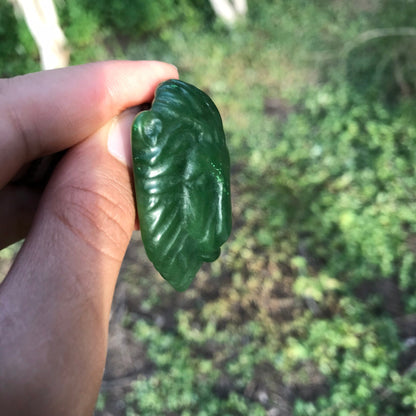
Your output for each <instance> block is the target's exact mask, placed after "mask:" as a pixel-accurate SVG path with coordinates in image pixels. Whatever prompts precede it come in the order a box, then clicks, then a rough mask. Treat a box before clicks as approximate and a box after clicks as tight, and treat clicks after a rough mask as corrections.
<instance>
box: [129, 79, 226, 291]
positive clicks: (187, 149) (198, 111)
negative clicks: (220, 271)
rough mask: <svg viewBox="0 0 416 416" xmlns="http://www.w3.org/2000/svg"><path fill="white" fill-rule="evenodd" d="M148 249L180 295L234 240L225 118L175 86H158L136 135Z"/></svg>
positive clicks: (205, 100)
mask: <svg viewBox="0 0 416 416" xmlns="http://www.w3.org/2000/svg"><path fill="white" fill-rule="evenodd" d="M132 151H133V168H134V182H135V190H136V204H137V212H138V215H139V221H140V229H141V234H142V240H143V244H144V247H145V250H146V253H147V256H148V257H149V259H150V261H151V262H152V263H153V265H154V266H155V268H156V269H157V270H158V271H159V273H160V274H161V275H162V276H163V277H164V278H165V279H166V280H167V281H168V282H169V283H170V284H171V285H172V286H173V287H174V288H175V289H176V290H178V291H183V290H185V289H187V288H188V287H189V285H190V284H191V283H192V281H193V279H194V277H195V275H196V273H197V271H198V270H199V268H200V267H201V265H202V263H203V262H212V261H214V260H216V259H217V258H218V256H219V255H220V252H221V245H222V244H223V243H224V242H225V241H226V240H227V239H228V237H229V235H230V232H231V198H230V157H229V153H228V149H227V146H226V143H225V135H224V130H223V126H222V120H221V116H220V114H219V112H218V110H217V108H216V106H215V104H214V103H213V102H212V100H211V99H210V98H209V97H208V95H206V94H205V93H204V92H202V91H201V90H199V89H198V88H196V87H194V86H193V85H190V84H187V83H186V82H183V81H179V80H176V79H172V80H168V81H165V82H163V83H162V84H160V85H159V87H158V88H157V90H156V94H155V98H154V100H153V104H152V107H151V109H150V110H147V111H143V112H141V113H139V114H138V115H137V116H136V118H135V120H134V123H133V127H132Z"/></svg>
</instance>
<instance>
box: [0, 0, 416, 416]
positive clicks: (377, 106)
mask: <svg viewBox="0 0 416 416" xmlns="http://www.w3.org/2000/svg"><path fill="white" fill-rule="evenodd" d="M58 4H59V3H58ZM59 5H60V6H59V10H60V15H61V20H62V22H63V25H64V29H65V32H66V34H67V36H68V38H69V40H70V43H71V47H72V60H73V63H81V62H86V61H89V60H94V59H106V58H129V59H161V60H167V61H170V62H172V63H175V64H176V65H177V66H178V67H179V70H180V73H181V76H182V78H183V79H184V80H186V81H188V82H191V83H194V84H195V85H197V86H199V87H200V88H202V89H204V90H205V91H207V92H208V93H209V94H210V95H211V96H212V97H213V99H214V101H215V102H216V103H217V105H218V107H219V109H220V112H221V113H222V115H223V119H224V125H225V129H226V132H227V136H228V139H229V147H230V153H231V157H232V164H233V168H232V190H233V212H234V214H233V215H234V227H233V233H232V237H231V239H230V241H229V242H228V243H227V244H226V245H225V247H224V251H223V255H222V257H221V258H220V259H219V260H218V261H217V262H215V263H214V264H212V265H206V266H204V267H203V269H202V270H201V272H200V273H199V275H198V277H197V280H196V281H195V284H194V285H193V286H192V287H191V289H189V290H188V291H186V292H184V293H180V294H178V293H176V292H174V291H173V290H172V289H170V287H168V286H167V284H166V283H165V282H163V281H162V280H161V278H160V277H159V276H157V275H156V273H155V272H154V271H153V269H152V266H151V265H150V264H149V263H148V261H147V259H146V256H145V254H144V251H143V247H142V246H141V243H140V238H139V236H138V235H134V237H133V239H132V244H131V245H130V247H129V250H128V252H127V254H126V258H125V261H124V263H123V267H122V270H121V273H120V280H119V284H118V288H117V293H116V298H115V302H114V310H113V315H112V322H111V327H110V344H109V355H108V364H107V370H106V374H105V377H104V382H103V386H102V393H101V395H100V399H99V402H98V403H97V411H96V413H97V415H109V414H111V415H128V416H133V415H148V416H152V415H155V416H156V415H181V416H186V415H199V416H205V415H207V416H208V415H268V416H276V415H280V416H281V415H324V416H325V415H328V416H329V415H331V416H332V415H334V416H335V415H399V414H400V415H412V414H414V413H415V412H416V371H415V363H416V347H415V345H416V342H415V340H416V338H415V337H416V296H415V288H416V279H415V262H416V258H415V256H416V210H415V209H414V208H415V197H414V195H415V194H416V193H415V191H416V175H415V162H416V160H415V158H416V124H415V119H416V117H415V116H416V114H415V111H416V110H415V104H416V96H415V93H416V66H415V62H416V60H415V54H416V52H415V51H416V48H415V46H416V36H414V35H415V33H414V31H415V30H416V27H415V26H414V22H413V20H412V16H415V15H416V3H414V2H411V1H407V0H397V1H389V0H368V1H363V0H361V1H360V0H354V1H350V2H341V1H333V0H332V1H330V0H317V1H314V2H309V1H303V0H290V1H289V0H281V1H278V2H276V1H263V2H257V3H256V4H254V2H253V4H252V3H249V8H250V11H249V15H248V17H247V19H246V21H245V22H241V23H240V24H239V25H237V26H236V27H235V28H234V29H233V30H229V29H226V28H225V27H224V26H222V25H221V24H220V23H219V22H217V21H216V20H215V18H214V16H213V14H212V12H211V11H210V9H209V8H207V7H206V5H205V3H204V2H200V1H192V0H180V1H173V0H165V1H163V2H158V3H156V2H146V1H141V0H135V1H133V0H132V1H131V2H130V3H129V6H130V7H131V8H129V9H126V7H125V2H122V1H121V0H113V1H111V2H107V3H105V6H104V3H103V4H101V3H97V2H92V1H89V0H71V1H67V2H66V3H61V4H59ZM172 5H176V6H177V7H176V8H172ZM1 7H2V8H1V11H0V41H1V42H2V44H3V40H4V42H6V41H7V43H5V45H7V47H5V48H2V51H0V55H1V61H2V62H7V64H1V65H0V73H2V74H3V75H6V76H9V75H13V74H15V73H22V72H26V71H28V70H33V67H34V66H35V64H34V62H36V61H35V60H36V50H35V48H34V47H33V43H32V42H31V40H30V37H29V36H28V34H27V32H26V29H25V28H24V25H22V23H21V22H20V23H18V24H12V23H11V22H12V15H11V14H10V13H11V9H10V7H9V6H5V5H3V6H1ZM132 9H133V10H137V11H138V12H137V17H136V16H134V15H132V14H131V10H132ZM3 10H4V11H5V12H4V13H9V15H8V18H7V19H6V18H5V17H4V16H6V14H4V13H3ZM140 12H141V13H140ZM6 26H7V30H6V29H5V28H6ZM10 253H12V251H9V254H8V255H7V256H6V254H4V255H3V257H4V258H6V257H10Z"/></svg>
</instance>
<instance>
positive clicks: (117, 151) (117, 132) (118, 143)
mask: <svg viewBox="0 0 416 416" xmlns="http://www.w3.org/2000/svg"><path fill="white" fill-rule="evenodd" d="M136 115H137V109H136V110H135V109H128V110H126V111H124V112H123V113H121V114H120V115H119V116H117V117H116V118H114V120H113V122H112V124H111V126H110V129H109V131H108V141H107V147H108V151H109V152H110V153H111V154H112V155H113V156H114V157H115V158H116V159H118V160H119V161H120V162H122V163H124V164H125V165H126V166H128V167H132V155H131V126H132V123H133V120H134V118H135V117H136Z"/></svg>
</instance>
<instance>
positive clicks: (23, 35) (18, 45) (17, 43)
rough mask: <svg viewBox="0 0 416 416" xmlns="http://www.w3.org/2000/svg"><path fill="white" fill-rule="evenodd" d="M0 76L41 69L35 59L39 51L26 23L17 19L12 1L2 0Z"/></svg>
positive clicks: (0, 5)
mask: <svg viewBox="0 0 416 416" xmlns="http://www.w3.org/2000/svg"><path fill="white" fill-rule="evenodd" d="M0 45H1V48H0V77H9V76H13V75H18V74H23V73H26V72H33V71H36V70H38V69H39V66H38V65H36V63H35V62H34V60H36V58H37V56H38V53H37V50H36V46H35V43H34V41H33V39H32V38H31V35H30V33H29V31H28V29H27V27H26V25H25V23H24V21H23V20H22V19H21V18H19V19H16V16H15V13H14V10H13V6H12V5H11V3H9V2H7V1H5V0H3V1H0Z"/></svg>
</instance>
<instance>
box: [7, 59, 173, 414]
mask: <svg viewBox="0 0 416 416" xmlns="http://www.w3.org/2000/svg"><path fill="white" fill-rule="evenodd" d="M177 77H178V74H177V70H176V68H175V67H173V66H171V65H169V64H164V63H160V62H127V61H125V62H122V61H118V62H102V63H95V64H87V65H82V66H74V67H69V68H65V69H60V70H53V71H46V72H40V73H36V74H28V75H24V76H21V77H16V78H11V79H2V80H0V189H1V190H0V248H2V247H5V246H7V245H8V244H10V243H11V242H14V241H17V240H19V239H21V238H22V237H26V240H25V243H24V245H23V247H22V249H21V251H20V253H19V255H18V256H17V258H16V260H15V262H14V264H13V266H12V268H11V270H10V272H9V273H8V275H7V276H6V278H5V280H4V282H3V283H2V284H1V285H0V410H1V412H0V413H1V414H4V415H8V416H13V415H23V414H24V415H26V416H31V415H43V416H48V415H91V414H92V412H93V409H94V406H95V402H96V399H97V396H98V391H99V387H100V382H101V378H102V375H103V371H104V364H105V357H106V347H107V335H108V322H109V314H110V310H111V302H112V298H113V293H114V287H115V284H116V280H117V276H118V272H119V269H120V265H121V262H122V259H123V256H124V254H125V251H126V248H127V245H128V243H129V240H130V237H131V234H132V232H133V230H134V227H135V219H136V214H135V207H134V199H133V190H132V189H133V188H132V179H131V172H130V170H129V168H128V166H126V164H125V163H122V162H121V161H120V160H119V159H117V158H116V157H114V156H113V155H112V154H110V152H109V150H108V145H107V141H108V133H109V131H110V128H111V126H113V125H114V123H118V120H119V118H117V116H119V115H120V114H121V113H122V112H123V111H124V110H125V109H127V108H129V107H132V106H137V105H139V104H142V103H145V102H150V101H151V100H152V98H153V94H154V91H155V89H156V87H157V85H158V84H159V83H160V82H162V81H164V80H166V79H169V78H177ZM114 120H116V121H115V122H114ZM125 136H127V137H124V138H121V140H125V141H128V140H129V137H128V135H125ZM63 149H69V150H68V151H67V153H66V154H65V156H64V158H63V159H62V160H61V161H60V163H59V164H58V166H57V168H56V169H55V171H54V173H53V175H52V177H51V180H50V181H49V183H48V185H47V186H46V188H45V189H44V191H43V192H36V191H35V190H33V189H27V188H26V189H23V188H18V187H16V186H11V185H10V184H9V183H10V181H11V179H12V178H13V177H14V176H15V175H16V174H17V172H18V171H19V169H21V168H22V166H24V164H26V163H28V162H29V161H31V160H34V159H36V158H38V157H41V156H43V155H47V154H52V153H55V152H58V151H61V150H63Z"/></svg>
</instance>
